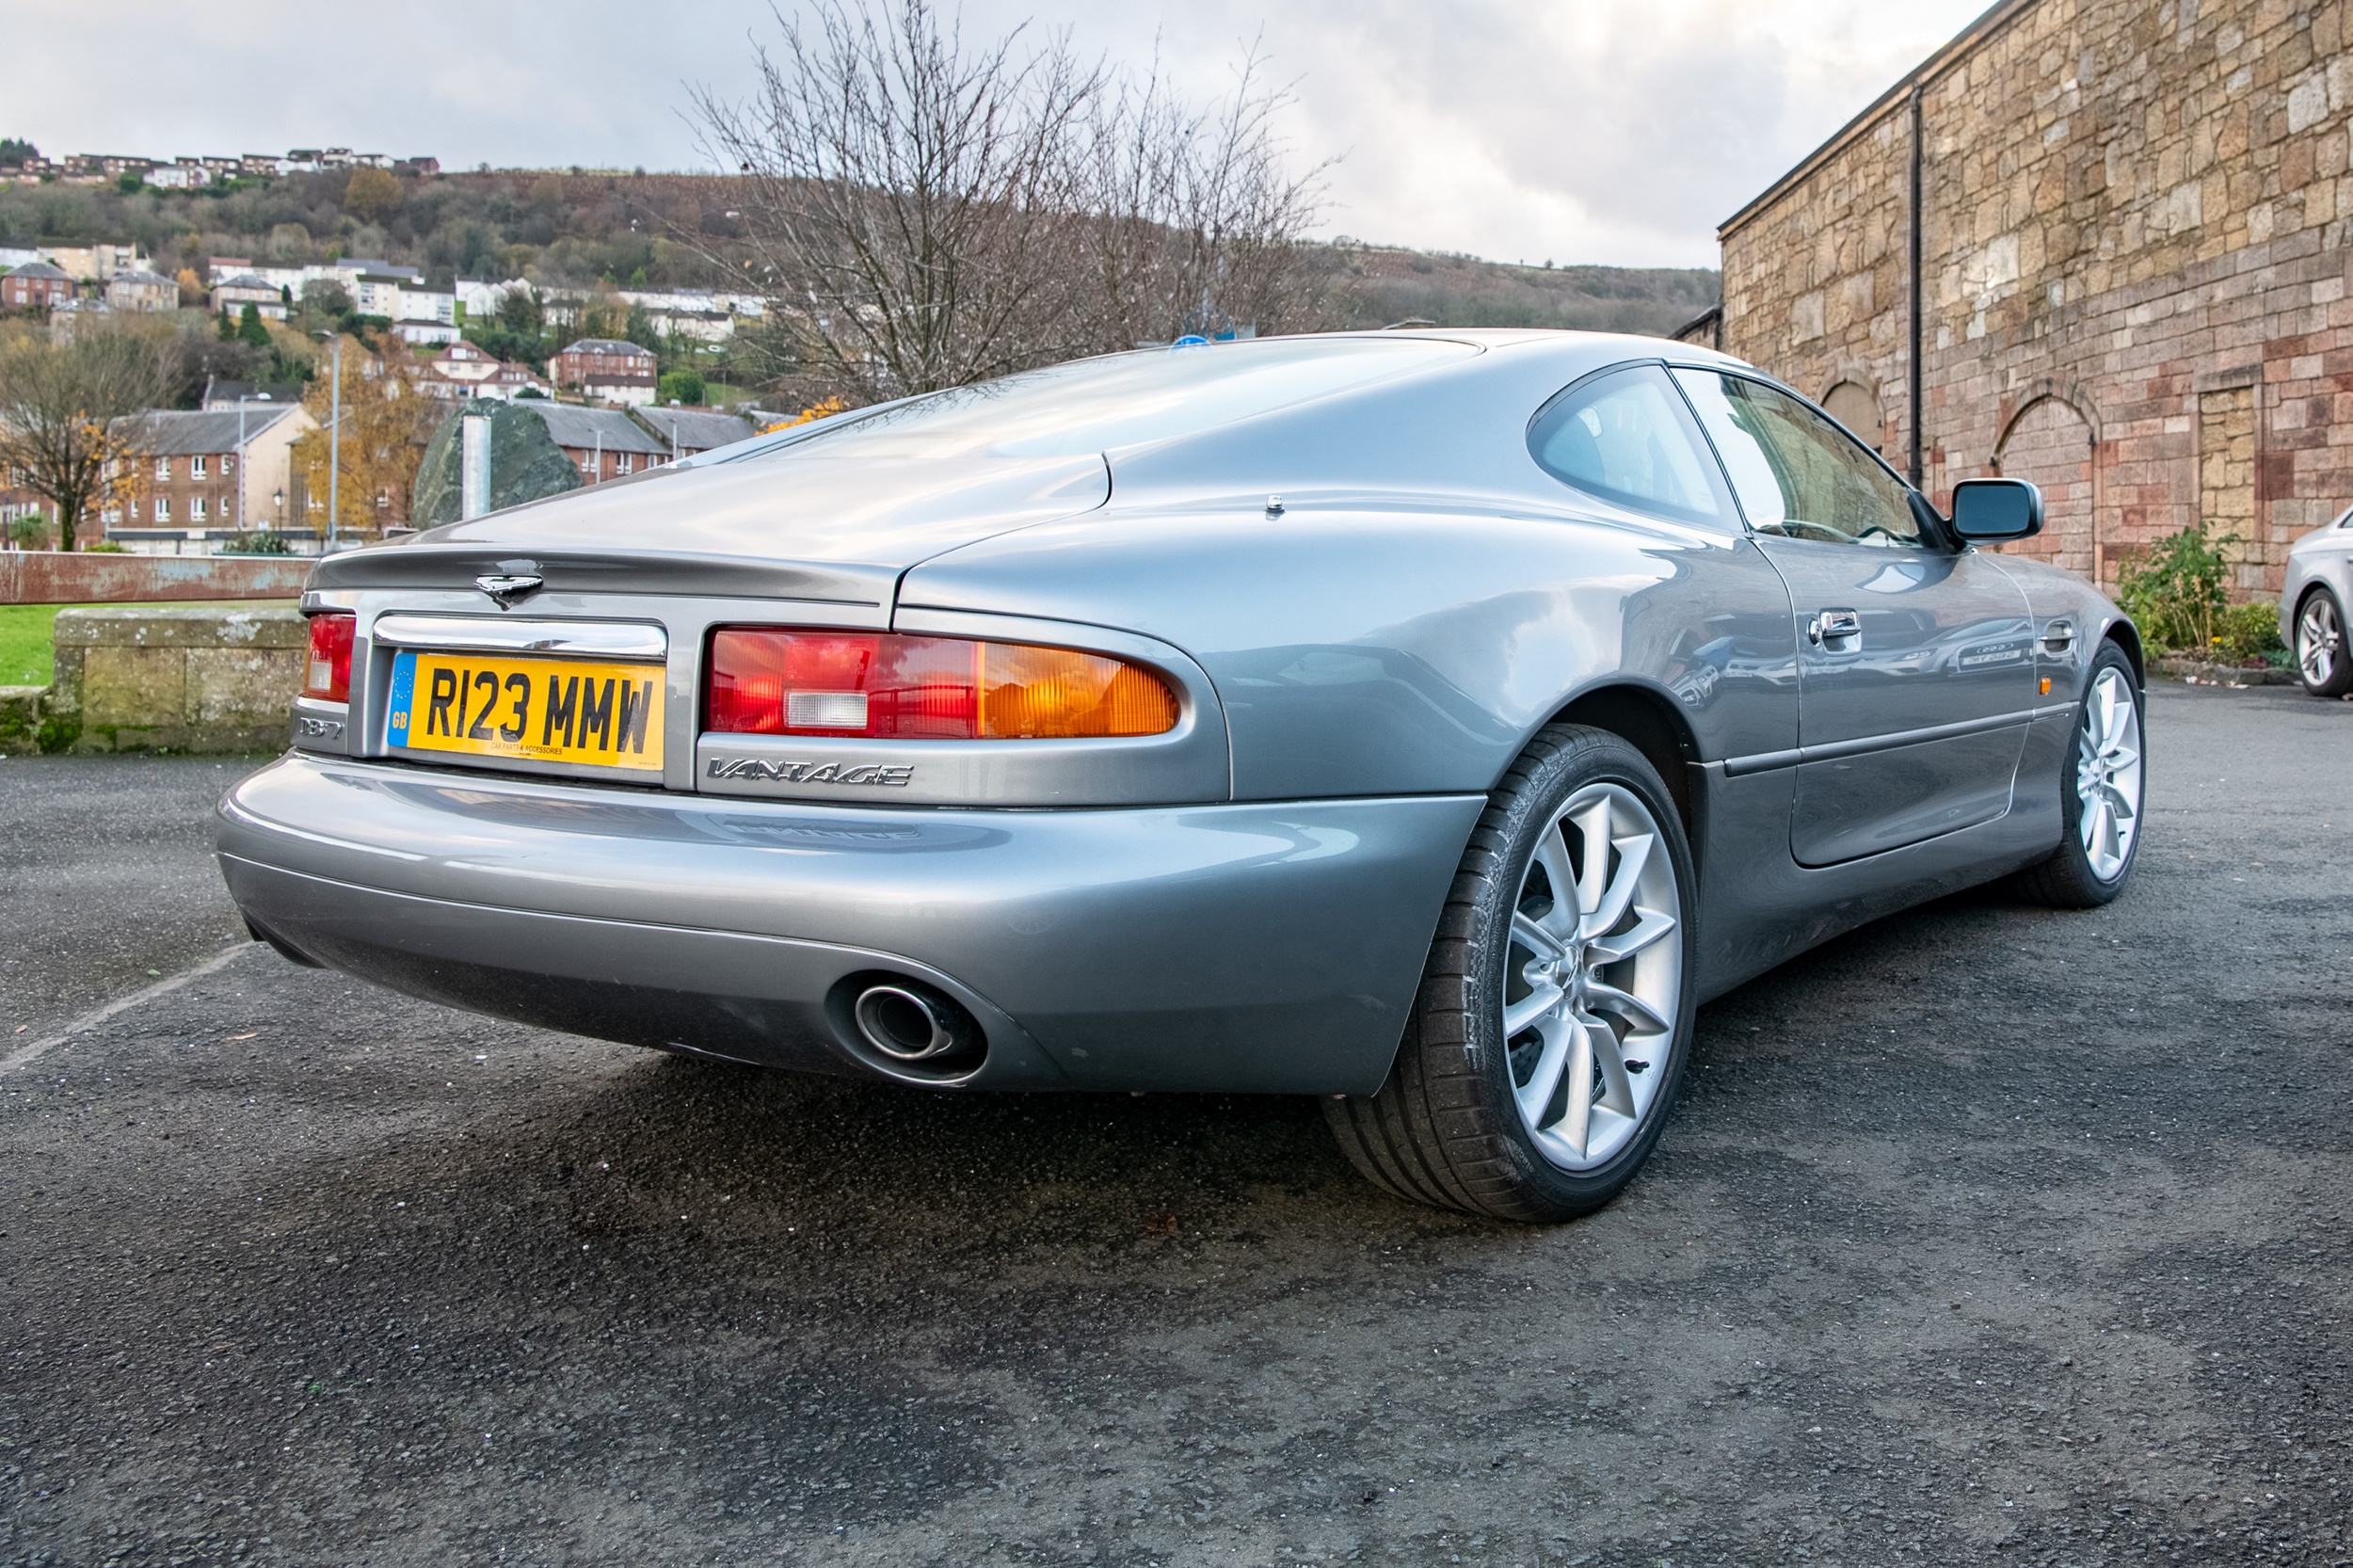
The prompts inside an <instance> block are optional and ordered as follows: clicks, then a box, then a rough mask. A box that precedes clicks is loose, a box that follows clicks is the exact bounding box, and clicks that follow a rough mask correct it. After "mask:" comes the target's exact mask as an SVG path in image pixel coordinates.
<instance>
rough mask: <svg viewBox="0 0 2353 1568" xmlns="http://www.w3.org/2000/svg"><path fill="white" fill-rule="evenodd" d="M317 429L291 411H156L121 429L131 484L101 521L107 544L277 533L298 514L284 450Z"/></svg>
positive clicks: (273, 407) (300, 412) (302, 413)
mask: <svg viewBox="0 0 2353 1568" xmlns="http://www.w3.org/2000/svg"><path fill="white" fill-rule="evenodd" d="M317 428H318V422H317V421H316V420H314V419H312V417H311V415H310V413H309V411H308V410H306V409H305V408H302V406H301V405H299V404H294V405H286V404H261V405H248V407H247V408H245V409H244V410H243V411H242V412H240V411H238V410H236V409H234V408H229V409H222V410H219V411H217V412H212V411H191V410H186V409H178V408H164V409H157V410H155V411H154V412H152V413H145V414H139V415H136V416H134V417H133V418H132V419H131V420H129V421H127V422H126V430H125V436H126V439H127V440H128V442H129V444H130V445H131V446H132V448H133V449H134V450H135V451H136V454H137V456H135V457H133V458H131V459H129V460H130V461H132V462H135V463H136V464H137V465H138V467H139V474H138V483H137V485H136V487H134V488H133V489H132V493H131V495H130V496H129V498H128V499H127V501H126V502H125V503H124V504H121V505H120V506H110V507H108V508H106V509H105V511H104V513H103V514H102V519H103V520H104V523H105V526H106V533H107V535H108V536H109V537H124V538H130V539H137V538H139V537H140V536H141V535H143V534H147V533H152V531H155V530H172V531H179V532H183V533H185V534H187V535H189V536H199V535H200V534H207V535H208V534H211V533H213V532H216V531H218V530H224V529H236V528H239V527H243V528H247V529H255V528H275V529H283V528H285V527H286V526H287V524H288V520H289V519H299V518H301V517H302V515H303V511H302V496H301V494H300V491H299V489H298V488H296V486H295V483H294V481H295V474H294V470H293V463H292V458H291V449H292V447H293V445H294V443H295V441H296V439H297V438H298V437H300V436H302V435H303V434H304V433H306V432H308V431H312V430H315V429H317Z"/></svg>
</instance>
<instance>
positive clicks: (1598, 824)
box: [1503, 784, 1683, 1171]
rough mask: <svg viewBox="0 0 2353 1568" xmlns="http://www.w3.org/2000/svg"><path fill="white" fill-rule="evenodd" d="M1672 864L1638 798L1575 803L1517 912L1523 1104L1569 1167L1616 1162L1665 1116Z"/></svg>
mask: <svg viewBox="0 0 2353 1568" xmlns="http://www.w3.org/2000/svg"><path fill="white" fill-rule="evenodd" d="M1678 891H1679V890H1678V889H1677V888H1676V886H1675V871H1674V863H1673V859H1672V857H1671V856H1669V855H1668V853H1667V851H1666V848H1665V845H1664V844H1663V842H1662V841H1661V835H1660V833H1659V828H1658V824H1657V821H1656V820H1655V819H1653V817H1652V816H1651V813H1650V808H1648V807H1646V806H1645V805H1644V804H1643V803H1642V801H1641V797H1640V796H1638V795H1636V794H1635V793H1634V792H1632V791H1630V790H1627V789H1625V788H1623V787H1622V786H1619V785H1616V784H1590V785H1587V786H1586V787H1585V788H1584V789H1581V790H1579V791H1577V792H1576V793H1574V794H1572V795H1571V796H1570V797H1569V799H1568V801H1567V802H1566V803H1565V804H1564V805H1562V807H1561V809H1560V810H1559V811H1558V812H1556V813H1555V814H1554V816H1553V819H1552V821H1551V823H1550V824H1547V825H1546V826H1545V831H1544V833H1543V835H1542V836H1541V837H1540V838H1539V839H1538V840H1537V842H1536V851H1535V854H1534V855H1533V856H1530V857H1529V864H1528V870H1527V871H1526V872H1524V873H1523V874H1522V876H1521V879H1520V891H1519V898H1518V900H1517V901H1516V902H1515V903H1514V904H1513V916H1512V937H1511V951H1510V952H1509V953H1508V954H1507V956H1506V958H1505V966H1506V968H1505V985H1504V998H1503V1034H1504V1039H1505V1042H1506V1044H1505V1051H1506V1054H1507V1056H1508V1058H1509V1062H1510V1068H1511V1078H1512V1097H1513V1100H1514V1102H1515V1103H1516V1104H1517V1106H1518V1108H1519V1113H1520V1120H1521V1122H1522V1124H1523V1125H1524V1126H1525V1127H1526V1128H1527V1129H1528V1133H1529V1137H1530V1139H1532V1140H1533V1141H1534V1143H1535V1144H1536V1147H1537V1149H1538V1150H1539V1151H1540V1152H1541V1153H1542V1154H1543V1155H1544V1157H1545V1159H1546V1160H1549V1161H1551V1162H1552V1163H1553V1164H1555V1165H1558V1166H1560V1167H1561V1168H1562V1169H1563V1170H1570V1171H1584V1170H1591V1169H1593V1168H1594V1167H1595V1166H1598V1165H1601V1164H1603V1163H1605V1162H1606V1161H1608V1160H1609V1158H1610V1157H1611V1156H1612V1155H1614V1154H1616V1153H1617V1152H1618V1151H1619V1150H1620V1149H1621V1148H1624V1147H1625V1144H1627V1143H1628V1142H1629V1141H1631V1140H1632V1139H1633V1138H1634V1136H1635V1134H1636V1133H1637V1132H1639V1131H1640V1130H1641V1127H1642V1125H1643V1123H1644V1122H1645V1120H1647V1119H1648V1117H1649V1116H1650V1115H1651V1113H1652V1112H1653V1111H1654V1110H1656V1109H1657V1104H1656V1102H1657V1097H1658V1090H1659V1085H1660V1084H1661V1083H1662V1082H1663V1081H1664V1080H1665V1079H1666V1077H1667V1074H1666V1072H1665V1070H1664V1069H1665V1068H1666V1066H1667V1063H1668V1057H1669V1053H1670V1051H1671V1050H1672V1049H1673V1045H1674V1020H1675V1019H1676V1018H1677V1017H1678V1016H1680V1015H1681V1008H1682V1000H1683V943H1682V942H1681V941H1680V940H1674V941H1669V940H1666V939H1665V938H1667V937H1668V936H1672V935H1673V933H1674V931H1675V930H1676V927H1677V924H1678V918H1679V917H1678V912H1679V911H1680V910H1681V908H1682V907H1683V905H1682V901H1681V899H1680V897H1679V896H1678Z"/></svg>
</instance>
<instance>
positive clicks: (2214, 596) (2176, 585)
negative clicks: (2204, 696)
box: [2116, 522, 2238, 653]
mask: <svg viewBox="0 0 2353 1568" xmlns="http://www.w3.org/2000/svg"><path fill="white" fill-rule="evenodd" d="M2237 542H2238V536H2237V535H2235V534H2225V535H2223V536H2220V537H2219V538H2208V537H2207V536H2206V525H2205V524H2204V523H2202V522H2201V523H2194V524H2192V525H2191V526H2189V527H2187V528H2185V529H2183V530H2182V531H2181V532H2180V533H2178V534H2173V535H2169V536H2167V537H2165V538H2162V539H2159V540H2158V541H2157V542H2156V543H2155V544H2154V545H2153V546H2151V547H2150V551H2149V558H2148V559H2147V560H2145V561H2141V562H2139V563H2137V564H2128V565H2126V566H2125V568H2124V569H2123V571H2122V572H2121V574H2120V576H2119V578H2118V582H2117V590H2116V598H2117V602H2118V603H2120V604H2121V605H2123V607H2124V613H2125V614H2126V615H2128V616H2132V617H2133V621H2134V624H2135V625H2137V626H2138V627H2139V628H2140V634H2141V636H2142V637H2143V638H2144V639H2145V640H2146V641H2147V642H2148V643H2149V644H2151V645H2152V646H2153V647H2155V648H2163V649H2166V650H2169V651H2173V650H2179V649H2183V648H2189V649H2194V650H2196V651H2198V652H2201V653H2203V652H2206V651H2208V650H2209V649H2211V648H2212V647H2213V645H2214V639H2215V636H2216V632H2217V622H2218V621H2219V620H2220V619H2221V617H2222V616H2223V614H2224V612H2225V611H2226V610H2227V609H2228V608H2229V606H2230V599H2229V596H2228V594H2227V593H2226V591H2225V586H2224V585H2225V584H2228V583H2229V582H2230V579H2231V563H2230V561H2229V559H2228V558H2227V557H2226V556H2225V555H2224V554H2223V551H2224V549H2225V548H2226V547H2227V546H2230V545H2233V544H2236V543H2237Z"/></svg>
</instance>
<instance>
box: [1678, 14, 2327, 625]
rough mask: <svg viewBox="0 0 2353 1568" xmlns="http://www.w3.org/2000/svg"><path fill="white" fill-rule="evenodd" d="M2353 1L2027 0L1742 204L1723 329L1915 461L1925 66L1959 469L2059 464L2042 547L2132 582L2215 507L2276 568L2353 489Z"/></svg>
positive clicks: (2241, 578)
mask: <svg viewBox="0 0 2353 1568" xmlns="http://www.w3.org/2000/svg"><path fill="white" fill-rule="evenodd" d="M2345 41H2346V40H2345V0H2329V3H2325V4H2309V5H2291V4H2285V3H2281V0H2164V3H2162V4H2156V3H2152V0H2015V3H2014V4H2011V5H2009V6H2008V7H2005V8H2001V9H1999V10H1997V11H1995V12H1993V13H1991V14H1989V15H1988V16H1987V17H1985V18H1982V19H1980V21H1979V22H1978V23H1977V24H1974V25H1973V27H1972V29H1971V30H1970V31H1969V32H1968V33H1965V34H1963V35H1962V36H1961V38H1960V39H1958V40H1955V41H1954V42H1953V43H1952V44H1950V45H1948V46H1947V47H1946V48H1945V49H1944V50H1942V51H1940V52H1939V53H1938V54H1937V55H1936V56H1932V57H1931V58H1930V59H1929V61H1927V62H1926V63H1925V64H1924V65H1923V66H1922V67H1921V69H1920V70H1919V71H1918V72H1915V73H1914V75H1913V77H1912V78H1909V79H1907V81H1906V82H1905V83H1903V84H1898V86H1897V88H1895V89H1893V90H1891V91H1890V92H1889V94H1888V95H1887V96H1886V97H1884V98H1882V99H1881V101H1880V103H1879V104H1875V105H1874V106H1873V107H1872V108H1871V109H1870V110H1868V111H1866V112H1865V115H1864V116H1863V117H1862V118H1861V119H1860V120H1857V121H1856V122H1855V123H1853V124H1852V125H1850V126H1849V127H1848V129H1847V130H1846V131H1844V132H1842V133H1841V134H1840V136H1838V137H1835V138H1833V141H1832V142H1831V143H1829V144H1828V145H1827V146H1826V147H1825V148H1824V149H1823V150H1822V151H1821V152H1817V154H1816V155H1815V156H1814V157H1813V158H1812V159H1809V160H1808V162H1807V163H1805V164H1802V165H1801V166H1800V167H1799V168H1798V169H1796V170H1794V171H1792V174H1791V175H1790V176H1789V177H1787V178H1786V179H1785V181H1784V182H1783V183H1782V184H1780V185H1778V186H1776V187H1775V188H1774V189H1773V190H1772V191H1770V192H1768V193H1767V194H1766V196H1764V197H1762V198H1760V199H1759V200H1757V201H1756V202H1754V203H1752V204H1751V206H1750V207H1749V208H1748V209H1746V210H1744V211H1743V212H1742V213H1740V214H1739V215H1737V216H1735V217H1734V218H1733V219H1732V220H1731V221H1729V222H1728V223H1727V224H1726V225H1725V226H1724V229H1723V231H1722V240H1723V265H1724V346H1725V347H1726V348H1727V349H1728V350H1730V351H1731V352H1733V353H1735V354H1738V355H1740V356H1742V357H1743V358H1745V359H1748V360H1753V362H1755V363H1757V364H1759V365H1761V366H1763V367H1765V368H1766V369H1768V370H1769V371H1771V372H1773V373H1774V374H1776V375H1778V376H1782V377H1783V378H1784V379H1785V380H1787V381H1789V382H1790V383H1791V384H1793V385H1795V386H1797V387H1799V388H1800V389H1801V391H1804V392H1808V393H1810V394H1812V395H1814V396H1816V397H1826V396H1827V395H1829V394H1830V393H1831V392H1833V390H1834V389H1837V388H1838V387H1840V386H1841V384H1842V383H1843V384H1846V385H1849V386H1854V387H1860V388H1863V389H1865V390H1867V391H1869V392H1871V393H1872V395H1873V396H1874V397H1875V398H1876V399H1877V403H1878V407H1879V408H1880V410H1881V414H1882V416H1883V422H1884V428H1885V431H1886V440H1885V442H1884V444H1883V449H1884V450H1885V451H1886V452H1887V453H1888V455H1889V456H1890V457H1891V458H1893V459H1894V460H1896V461H1897V464H1898V466H1900V465H1901V461H1902V454H1903V452H1904V450H1905V447H1906V445H1907V442H1908V440H1909V430H1908V416H1907V409H1906V406H1905V405H1906V398H1905V378H1906V375H1907V370H1908V363H1909V349H1908V341H1907V340H1908V338H1909V334H1910V328H1909V321H1908V293H1907V290H1908V286H1909V269H1908V266H1907V264H1906V256H1905V249H1906V245H1907V234H1908V222H1909V219H1908V212H1907V196H1908V188H1909V184H1908V179H1909V177H1908V165H1909V159H1910V156H1911V110H1910V104H1909V93H1910V89H1911V86H1912V84H1913V82H1915V81H1916V82H1917V84H1918V86H1919V89H1920V93H1921V114H1922V121H1923V126H1924V134H1923V136H1922V138H1921V156H1922V165H1923V179H1922V183H1921V193H1922V216H1923V225H1922V235H1923V264H1922V273H1923V279H1924V284H1925V287H1924V291H1923V292H1924V299H1923V313H1924V326H1923V337H1924V339H1925V342H1924V344H1923V350H1924V352H1923V356H1922V365H1923V378H1924V381H1925V385H1926V392H1927V397H1926V402H1927V408H1926V411H1925V414H1924V417H1923V420H1922V430H1923V435H1924V445H1925V448H1926V453H1925V456H1926V457H1927V472H1926V474H1925V476H1924V480H1925V483H1926V486H1927V488H1929V491H1930V493H1931V494H1932V495H1934V496H1935V497H1936V498H1937V499H1938V500H1939V501H1940V502H1942V501H1945V500H1946V499H1948V497H1949V491H1950V488H1951V486H1952V483H1953V481H1955V480H1957V479H1961V478H1966V477H1969V476H1970V475H1973V474H1983V473H1993V472H2007V473H2012V474H2017V475H2019V476H2021V477H2025V478H2030V479H2033V480H2035V481H2036V482H2037V483H2039V484H2041V485H2042V486H2044V488H2046V490H2047V491H2049V492H2051V493H2052V496H2053V499H2054V503H2055V504H2054V507H2053V512H2054V524H2053V526H2052V528H2051V530H2050V532H2049V533H2048V534H2047V535H2046V536H2045V537H2043V538H2041V539H2039V540H2035V541H2032V543H2031V545H2030V546H2029V547H2027V548H2030V549H2032V550H2034V551H2035V552H2039V553H2041V554H2043V555H2045V556H2047V557H2049V558H2052V559H2055V560H2057V561H2059V562H2060V563H2061V564H2062V565H2065V566H2067V567H2069V568H2072V569H2075V570H2079V571H2083V572H2085V573H2086V574H2087V575H2091V576H2094V577H2096V578H2097V579H2098V580H2100V581H2102V582H2105V583H2108V584H2113V583H2114V581H2115V578H2116V573H2117V570H2118V568H2119V567H2120V566H2121V565H2122V564H2123V563H2124V562H2125V561H2127V560H2130V559H2133V558H2135V557H2136V556H2137V555H2139V554H2141V553H2143V552H2146V551H2147V549H2148V547H2149V545H2150V543H2151V542H2152V541H2153V540H2155V539H2157V538H2159V537H2162V536H2165V535H2167V534H2169V533H2172V532H2174V531H2176V530H2178V529H2181V528H2183V527H2185V526H2187V525H2189V524H2190V523H2191V522H2193V521H2195V520H2201V519H2203V520H2208V521H2211V522H2213V523H2216V524H2217V525H2218V526H2219V527H2220V528H2221V529H2223V530H2224V531H2229V532H2235V533H2237V534H2239V535H2240V536H2241V537H2242V539H2243V540H2244V541H2245V542H2244V544H2243V545H2242V546H2241V547H2239V550H2238V552H2237V554H2238V558H2239V560H2240V563H2241V564H2240V566H2239V568H2238V582H2237V587H2238V589H2239V591H2240V593H2241V595H2242V597H2255V596H2260V595H2261V594H2263V593H2264V592H2265V591H2266V590H2269V591H2276V590H2277V588H2278V586H2279V584H2280V581H2281V563H2282V562H2283V561H2284V559H2285V557H2286V552H2287V547H2288V545H2289V544H2290V543H2291V542H2293V541H2294V539H2295V538H2296V537H2297V536H2298V535H2299V534H2301V533H2303V532H2305V531H2306V530H2308V529H2311V528H2313V527H2317V526H2318V525H2320V524H2321V523H2323V522H2325V521H2327V520H2329V518H2331V517H2332V516H2334V515H2335V514H2336V513H2337V512H2338V511H2340V510H2342V509H2344V507H2345V505H2347V504H2353V300H2348V299H2347V298H2346V284H2347V280H2348V276H2353V272H2349V271H2348V265H2347V263H2348V252H2347V249H2346V241H2347V239H2348V232H2349V230H2353V173H2348V168H2347V114H2348V111H2353V56H2347V55H2346V53H2345ZM1851 402H1852V398H1851V394H1849V403H1850V406H1851ZM2339 414H2345V415H2346V416H2347V417H2346V418H2345V419H2343V420H2340V419H2339V418H2338V417H2337V416H2338V415H2339Z"/></svg>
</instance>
